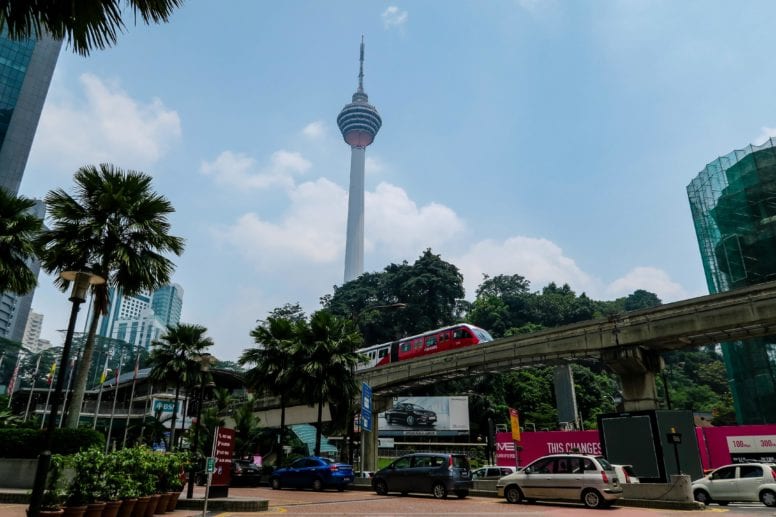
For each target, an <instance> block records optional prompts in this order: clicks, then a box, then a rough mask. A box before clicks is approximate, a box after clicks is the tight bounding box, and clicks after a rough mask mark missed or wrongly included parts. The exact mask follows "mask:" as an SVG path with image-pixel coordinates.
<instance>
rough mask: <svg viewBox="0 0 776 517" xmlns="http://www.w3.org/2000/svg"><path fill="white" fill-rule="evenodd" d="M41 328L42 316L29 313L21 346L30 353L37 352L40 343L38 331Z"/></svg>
mask: <svg viewBox="0 0 776 517" xmlns="http://www.w3.org/2000/svg"><path fill="white" fill-rule="evenodd" d="M42 328H43V314H38V313H37V312H35V311H30V315H29V316H27V324H26V325H25V326H24V337H23V338H22V345H23V346H24V348H26V349H27V350H29V351H30V352H33V353H34V352H38V351H39V350H38V345H39V343H38V342H39V341H40V331H41V330H42Z"/></svg>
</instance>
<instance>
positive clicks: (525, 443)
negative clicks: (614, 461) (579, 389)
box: [496, 431, 601, 466]
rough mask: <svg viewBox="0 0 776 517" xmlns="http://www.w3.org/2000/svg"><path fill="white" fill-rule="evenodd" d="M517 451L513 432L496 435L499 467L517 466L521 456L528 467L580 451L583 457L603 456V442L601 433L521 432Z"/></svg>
mask: <svg viewBox="0 0 776 517" xmlns="http://www.w3.org/2000/svg"><path fill="white" fill-rule="evenodd" d="M520 438H521V439H520V442H518V445H520V447H522V449H521V450H520V451H517V450H516V449H515V441H514V440H513V439H512V433H496V465H503V466H507V465H509V466H514V465H515V464H516V461H517V459H518V458H517V456H518V453H519V460H520V465H521V466H523V465H527V464H528V463H530V462H532V461H533V460H535V459H537V458H539V457H541V456H545V455H547V454H560V453H564V452H574V451H577V452H580V453H582V454H592V455H594V456H599V455H600V454H601V442H600V441H599V439H598V431H547V432H539V433H536V432H534V433H531V432H528V433H525V432H524V433H521V434H520Z"/></svg>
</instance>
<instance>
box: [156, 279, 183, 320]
mask: <svg viewBox="0 0 776 517" xmlns="http://www.w3.org/2000/svg"><path fill="white" fill-rule="evenodd" d="M151 309H153V311H154V314H155V315H156V319H158V320H159V322H160V323H161V324H162V325H164V326H165V327H166V326H168V325H177V324H178V323H180V321H181V310H182V309H183V288H182V287H181V286H179V285H178V284H169V285H165V286H162V287H160V288H159V289H157V290H156V291H154V294H153V296H151Z"/></svg>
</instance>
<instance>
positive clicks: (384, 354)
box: [377, 348, 388, 358]
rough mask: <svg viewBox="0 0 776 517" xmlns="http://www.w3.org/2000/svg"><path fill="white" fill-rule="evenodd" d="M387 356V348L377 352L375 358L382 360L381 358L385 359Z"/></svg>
mask: <svg viewBox="0 0 776 517" xmlns="http://www.w3.org/2000/svg"><path fill="white" fill-rule="evenodd" d="M387 354H388V349H387V348H381V349H380V351H379V352H377V357H378V358H383V357H385V356H386V355H387Z"/></svg>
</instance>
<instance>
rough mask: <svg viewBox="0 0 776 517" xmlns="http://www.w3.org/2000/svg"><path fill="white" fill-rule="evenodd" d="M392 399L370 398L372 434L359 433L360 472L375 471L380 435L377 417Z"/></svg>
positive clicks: (389, 404)
mask: <svg viewBox="0 0 776 517" xmlns="http://www.w3.org/2000/svg"><path fill="white" fill-rule="evenodd" d="M392 402H393V399H392V398H391V397H377V396H373V397H372V432H371V433H368V432H365V431H363V430H362V431H361V440H363V444H362V445H361V462H362V463H361V464H362V465H363V467H362V470H371V471H372V472H374V471H376V470H377V449H378V447H377V445H378V440H377V438H378V435H379V433H380V419H379V418H378V415H379V414H380V413H381V412H383V411H385V410H386V409H388V408H389V407H390V406H391V403H392Z"/></svg>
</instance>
